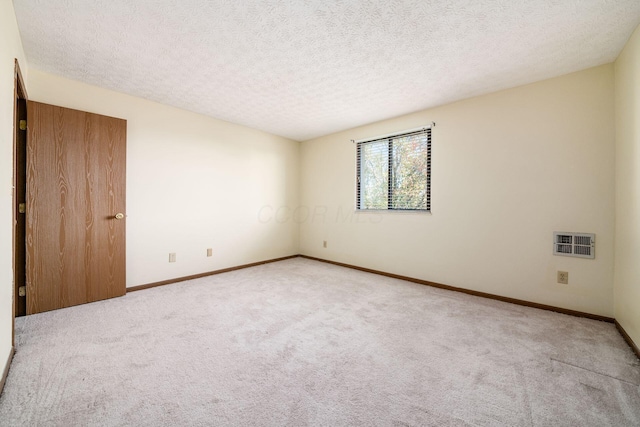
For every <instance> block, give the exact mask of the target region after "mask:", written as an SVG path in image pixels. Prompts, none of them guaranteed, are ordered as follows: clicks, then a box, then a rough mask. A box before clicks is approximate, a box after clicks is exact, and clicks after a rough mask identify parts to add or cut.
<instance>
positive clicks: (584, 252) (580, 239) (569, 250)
mask: <svg viewBox="0 0 640 427" xmlns="http://www.w3.org/2000/svg"><path fill="white" fill-rule="evenodd" d="M553 254H554V255H564V256H575V257H579V258H595V257H596V235H595V234H593V233H565V232H562V231H554V232H553Z"/></svg>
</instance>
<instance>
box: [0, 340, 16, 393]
mask: <svg viewBox="0 0 640 427" xmlns="http://www.w3.org/2000/svg"><path fill="white" fill-rule="evenodd" d="M15 353H16V348H15V347H11V351H10V352H9V357H8V358H7V361H6V362H5V365H4V369H3V370H2V377H0V396H1V395H2V390H4V383H5V382H6V381H7V376H9V368H10V367H11V361H12V360H13V355H14V354H15Z"/></svg>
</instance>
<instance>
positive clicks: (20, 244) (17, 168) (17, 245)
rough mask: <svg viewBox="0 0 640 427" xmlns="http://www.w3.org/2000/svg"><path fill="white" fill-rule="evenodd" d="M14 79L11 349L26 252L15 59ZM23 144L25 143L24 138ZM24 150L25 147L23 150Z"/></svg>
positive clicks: (20, 87)
mask: <svg viewBox="0 0 640 427" xmlns="http://www.w3.org/2000/svg"><path fill="white" fill-rule="evenodd" d="M13 76H14V78H13V93H14V102H13V191H12V199H13V203H12V205H13V216H12V221H13V222H12V225H13V226H12V243H13V250H12V266H13V297H12V306H13V310H12V311H13V313H12V324H11V345H12V346H13V347H15V318H16V314H18V315H25V314H26V309H25V312H24V313H18V310H19V307H18V292H19V290H18V288H19V287H20V281H18V280H16V277H17V271H18V270H19V268H21V269H22V270H24V268H25V266H21V267H19V268H18V266H17V261H18V259H19V258H18V257H16V253H17V252H19V251H23V253H24V251H26V241H25V238H26V234H25V229H24V228H23V229H22V232H21V233H17V230H16V224H17V215H18V214H17V212H18V204H19V203H20V202H19V200H18V197H17V194H16V185H17V183H18V180H21V181H24V182H23V184H24V186H25V188H26V178H25V176H26V171H27V163H26V159H23V160H24V161H23V162H20V164H18V150H19V147H18V140H19V137H20V135H19V132H20V126H19V122H18V120H20V118H19V115H20V111H19V102H23V103H25V109H24V113H23V114H24V117H25V120H26V101H27V99H28V96H27V89H26V86H25V84H24V79H23V78H22V72H21V71H20V64H19V62H18V59H17V58H16V59H15V65H14V74H13ZM24 139H25V142H26V138H24ZM24 149H26V146H25V148H24ZM22 260H23V262H24V261H25V259H24V257H23V258H22ZM20 311H22V310H20Z"/></svg>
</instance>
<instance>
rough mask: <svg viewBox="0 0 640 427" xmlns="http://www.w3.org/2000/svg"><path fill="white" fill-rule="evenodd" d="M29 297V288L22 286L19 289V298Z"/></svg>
mask: <svg viewBox="0 0 640 427" xmlns="http://www.w3.org/2000/svg"><path fill="white" fill-rule="evenodd" d="M26 295H27V287H26V286H20V287H19V288H18V296H19V297H24V296H26Z"/></svg>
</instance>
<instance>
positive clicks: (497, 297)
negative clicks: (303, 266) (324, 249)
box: [300, 255, 614, 323]
mask: <svg viewBox="0 0 640 427" xmlns="http://www.w3.org/2000/svg"><path fill="white" fill-rule="evenodd" d="M300 256H301V257H302V258H307V259H311V260H315V261H321V262H326V263H329V264H334V265H338V266H341V267H347V268H352V269H354V270H360V271H364V272H367V273H373V274H379V275H381V276H386V277H391V278H393V279H400V280H406V281H408V282H413V283H418V284H421V285H427V286H431V287H434V288H440V289H446V290H448V291H454V292H462V293H464V294H468V295H473V296H476V297H481V298H489V299H493V300H497V301H502V302H508V303H511V304H516V305H522V306H525V307H532V308H538V309H540V310H547V311H554V312H556V313H562V314H568V315H570V316H575V317H586V318H588V319H593V320H599V321H602V322H607V323H613V322H614V319H613V318H611V317H607V316H601V315H599V314H591V313H585V312H582V311H577V310H570V309H568V308H561V307H554V306H552V305H546V304H539V303H537V302H530V301H525V300H520V299H516V298H509V297H504V296H501V295H495V294H490V293H486V292H480V291H473V290H471V289H465V288H458V287H455V286H450V285H444V284H442V283H436V282H430V281H428V280H422V279H416V278H414V277H407V276H402V275H400V274H393V273H387V272H384V271H378V270H373V269H370V268H365V267H358V266H355V265H350V264H344V263H341V262H336V261H329V260H325V259H321V258H315V257H311V256H307V255H300Z"/></svg>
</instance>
